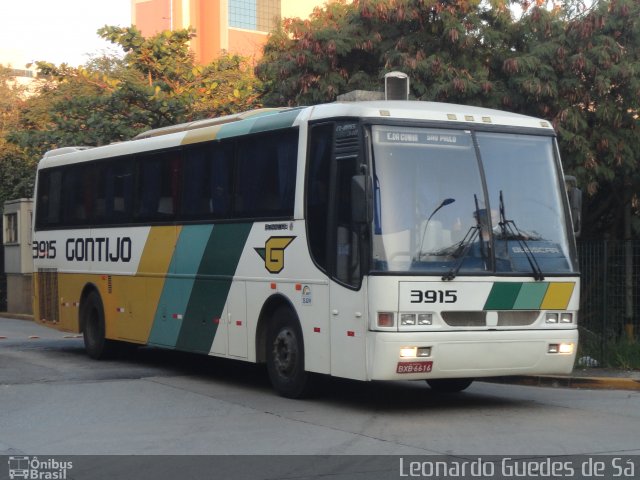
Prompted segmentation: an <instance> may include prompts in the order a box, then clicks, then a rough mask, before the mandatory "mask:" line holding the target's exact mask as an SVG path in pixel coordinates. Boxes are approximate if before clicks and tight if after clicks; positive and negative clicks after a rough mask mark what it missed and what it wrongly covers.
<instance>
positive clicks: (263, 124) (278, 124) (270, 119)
mask: <svg viewBox="0 0 640 480" xmlns="http://www.w3.org/2000/svg"><path fill="white" fill-rule="evenodd" d="M298 115H300V110H298V109H295V110H290V111H286V112H280V113H277V114H275V115H269V116H265V117H260V118H257V119H256V120H255V123H254V124H253V126H252V127H251V133H256V132H266V131H269V130H277V129H279V128H289V127H290V126H292V125H293V122H295V120H296V118H298Z"/></svg>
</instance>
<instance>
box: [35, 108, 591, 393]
mask: <svg viewBox="0 0 640 480" xmlns="http://www.w3.org/2000/svg"><path fill="white" fill-rule="evenodd" d="M35 204H36V207H35V215H34V234H33V259H34V270H35V271H34V277H33V278H34V304H35V305H34V311H35V319H36V321H37V322H39V323H41V324H43V325H46V326H49V327H53V328H56V329H59V330H62V331H65V332H75V333H82V336H83V338H84V344H85V348H86V352H87V353H88V355H89V356H90V357H92V358H95V359H99V358H102V357H104V356H106V355H107V354H108V353H109V352H110V351H111V350H112V349H113V347H114V346H117V344H118V343H119V342H128V343H132V344H137V345H143V346H151V347H159V348H167V349H174V350H180V351H187V352H197V353H202V354H205V355H212V356H218V357H226V358H230V359H239V360H242V361H246V362H254V363H261V364H266V370H267V372H268V375H269V378H270V380H271V383H272V385H273V387H274V389H275V390H276V392H278V393H279V394H280V395H282V396H286V397H291V398H297V397H302V396H305V395H308V394H309V392H310V391H311V390H312V387H313V386H317V380H318V377H321V376H327V375H329V376H336V377H342V378H348V379H356V380H363V381H365V380H426V381H427V383H428V384H429V386H430V387H431V388H432V389H435V390H440V391H447V392H456V391H461V390H463V389H465V388H466V387H467V386H468V385H469V384H471V382H472V381H473V379H477V378H481V377H493V376H508V375H530V374H559V373H569V372H570V371H571V370H572V367H573V363H574V359H575V355H576V348H577V341H578V331H577V319H578V304H579V290H580V288H579V273H578V264H577V259H576V247H575V239H574V232H573V225H572V219H571V210H570V205H569V202H568V197H567V193H566V190H565V183H564V178H563V172H562V167H561V163H560V155H559V150H558V146H557V142H556V137H555V133H554V129H553V128H552V125H551V124H550V123H549V122H548V121H546V120H542V119H537V118H532V117H528V116H523V115H518V114H513V113H507V112H502V111H497V110H491V109H484V108H477V107H470V106H461V105H453V104H440V103H431V102H419V101H410V100H407V101H392V100H381V101H365V102H336V103H332V104H324V105H316V106H310V107H296V108H280V109H259V110H254V111H250V112H245V113H242V114H236V115H230V116H227V117H221V118H218V119H210V120H203V121H197V122H192V123H188V124H183V125H178V126H175V127H169V128H164V129H159V130H152V131H150V132H147V133H144V134H142V135H139V136H138V137H136V138H135V139H133V140H131V141H126V142H122V143H116V144H112V145H107V146H101V147H95V148H83V147H66V148H61V149H57V150H53V151H50V152H48V153H46V154H45V155H44V158H43V159H42V160H41V161H40V163H39V166H38V171H37V182H36V194H35Z"/></svg>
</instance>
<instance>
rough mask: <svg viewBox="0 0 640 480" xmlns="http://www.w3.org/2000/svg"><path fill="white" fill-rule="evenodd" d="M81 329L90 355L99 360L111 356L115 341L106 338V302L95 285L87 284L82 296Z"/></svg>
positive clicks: (85, 346)
mask: <svg viewBox="0 0 640 480" xmlns="http://www.w3.org/2000/svg"><path fill="white" fill-rule="evenodd" d="M80 329H81V331H82V337H83V339H84V348H85V350H86V352H87V355H89V357H91V358H93V359H95V360H99V359H102V358H106V357H108V356H109V354H110V353H111V351H112V347H113V342H112V341H111V340H108V339H107V338H106V325H105V315H104V304H103V302H102V297H101V296H100V292H99V291H98V289H97V288H96V287H95V285H87V286H85V288H84V290H83V292H82V296H81V297H80Z"/></svg>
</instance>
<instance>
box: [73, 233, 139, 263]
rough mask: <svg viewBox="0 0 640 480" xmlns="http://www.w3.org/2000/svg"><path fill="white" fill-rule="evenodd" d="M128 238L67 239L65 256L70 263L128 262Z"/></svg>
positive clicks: (129, 241) (129, 253)
mask: <svg viewBox="0 0 640 480" xmlns="http://www.w3.org/2000/svg"><path fill="white" fill-rule="evenodd" d="M131 244H132V242H131V238H130V237H116V238H109V237H98V238H69V239H68V240H67V242H66V244H65V255H66V257H67V260H68V261H70V262H73V261H76V262H125V263H127V262H130V261H131Z"/></svg>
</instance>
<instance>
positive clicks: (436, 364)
mask: <svg viewBox="0 0 640 480" xmlns="http://www.w3.org/2000/svg"><path fill="white" fill-rule="evenodd" d="M369 335H370V337H369V339H370V343H369V352H370V355H369V379H370V380H420V379H424V380H429V379H436V378H478V377H494V376H508V375H544V374H568V373H571V371H572V370H573V364H574V361H575V356H576V349H577V347H578V330H577V329H567V330H559V329H556V330H551V329H548V330H511V331H448V332H369ZM414 351H415V352H416V354H415V356H414V355H413V352H414ZM426 354H428V356H427V355H426Z"/></svg>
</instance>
